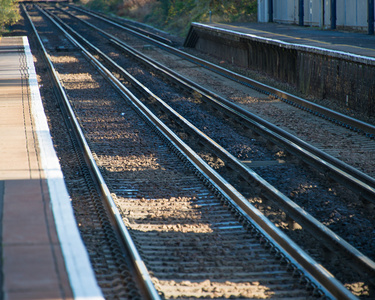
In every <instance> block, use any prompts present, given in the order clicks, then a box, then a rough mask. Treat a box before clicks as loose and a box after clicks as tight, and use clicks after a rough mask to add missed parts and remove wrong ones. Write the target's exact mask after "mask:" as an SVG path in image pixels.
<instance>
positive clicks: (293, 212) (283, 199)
mask: <svg viewBox="0 0 375 300" xmlns="http://www.w3.org/2000/svg"><path fill="white" fill-rule="evenodd" d="M65 13H66V12H65ZM72 17H74V18H77V17H75V16H74V15H72ZM77 19H78V18H77ZM83 22H84V23H85V24H87V25H89V26H91V27H92V28H94V29H95V30H98V31H100V32H102V34H105V32H104V31H102V30H101V29H100V28H98V27H96V26H93V25H91V24H89V23H88V22H86V21H83ZM71 30H72V29H71ZM73 32H74V30H73ZM74 35H75V36H76V37H77V38H78V39H80V40H81V41H82V42H83V43H85V44H86V45H87V46H88V47H89V48H90V49H92V50H93V51H95V53H97V54H98V55H99V56H100V57H101V58H102V59H103V60H104V61H106V62H107V63H108V64H110V66H111V67H112V68H113V69H115V70H116V72H118V73H120V74H121V75H122V76H124V77H126V78H128V79H130V81H131V82H132V83H133V85H135V86H137V88H138V90H143V91H144V93H145V94H146V95H147V96H151V97H152V98H154V99H156V100H157V102H158V103H159V104H160V105H162V106H163V107H164V108H165V110H166V111H169V112H170V113H171V114H172V115H174V117H175V118H176V119H178V120H179V121H180V122H179V123H184V124H185V125H186V126H187V127H188V128H189V129H190V130H191V131H192V132H194V133H195V134H196V135H197V136H199V137H200V138H201V139H202V140H203V141H204V143H207V144H210V145H211V147H212V148H214V149H216V151H215V152H216V153H219V155H221V156H222V158H223V157H224V159H225V160H226V161H229V162H230V163H231V164H232V165H233V166H235V168H236V169H237V170H240V172H241V173H242V174H244V175H243V176H244V177H245V178H250V180H251V181H252V182H254V183H255V185H256V186H258V187H260V188H261V192H262V194H263V195H264V196H265V197H266V198H267V199H269V200H271V201H273V202H275V203H277V204H278V205H279V206H280V207H282V208H283V209H284V211H286V212H287V213H288V215H289V217H291V218H292V219H294V220H295V221H296V222H297V223H299V224H300V225H301V226H303V227H304V228H306V229H307V230H308V231H310V233H312V234H313V235H315V234H316V233H319V236H320V240H321V243H322V244H325V245H330V247H332V248H333V249H335V250H336V251H339V252H340V253H341V254H342V255H343V256H346V257H349V258H350V260H351V264H352V265H353V266H354V267H355V268H356V269H357V270H358V271H360V272H361V273H364V275H365V276H370V278H375V263H374V262H373V261H372V260H370V259H369V258H368V257H366V256H365V255H363V254H362V253H361V252H360V251H358V250H357V249H355V248H354V247H353V246H351V245H350V244H349V243H347V242H346V241H345V240H343V239H341V238H340V237H339V236H338V235H336V234H335V233H334V232H332V231H331V230H330V229H328V228H327V227H326V226H324V225H323V224H321V223H320V222H319V221H318V220H316V219H315V218H313V217H312V216H311V215H309V214H307V213H306V211H304V210H303V209H302V208H300V207H299V206H298V205H296V204H295V203H294V202H293V201H292V200H291V199H289V198H288V197H287V196H285V195H283V194H282V193H281V192H279V191H278V190H277V189H275V188H274V187H273V186H271V185H270V184H269V183H268V182H267V181H265V180H264V179H263V178H261V177H260V176H259V175H258V174H256V173H255V172H254V171H252V170H251V169H249V168H247V167H246V166H245V165H243V164H242V163H241V162H240V161H239V160H238V159H237V158H235V157H234V156H232V155H231V154H230V153H229V152H228V151H226V150H225V149H224V148H222V147H221V146H220V145H218V144H217V143H216V142H214V141H212V140H211V139H210V138H209V137H208V136H206V135H205V134H204V133H203V132H201V131H200V130H199V129H197V128H196V127H195V126H194V125H193V124H191V123H190V122H189V121H187V120H186V119H184V118H183V117H182V116H181V115H180V114H178V113H177V112H176V111H174V110H173V109H172V108H171V107H170V106H168V105H167V104H166V103H165V102H164V101H163V100H161V99H160V98H159V97H157V96H156V95H154V94H153V93H152V92H151V91H150V90H148V89H147V88H146V87H145V86H144V85H143V84H142V83H140V82H139V81H138V80H136V79H135V78H134V77H133V76H132V75H130V74H129V73H128V72H127V71H125V70H124V69H123V68H122V67H120V66H119V65H117V64H116V63H115V62H114V61H113V60H112V59H111V58H109V57H108V56H107V55H105V54H104V53H103V52H102V51H101V50H99V49H98V48H97V47H95V46H94V45H92V44H91V43H89V42H88V41H87V40H85V39H84V38H83V37H82V36H80V35H79V34H78V33H77V32H74ZM107 35H108V34H107ZM109 36H110V37H111V41H112V42H115V43H116V44H117V45H118V46H123V43H121V42H119V41H118V40H116V41H114V40H113V39H115V37H114V36H112V35H109ZM118 42H119V43H120V44H119V43H118ZM124 50H126V51H130V50H133V51H134V52H135V53H131V54H132V55H137V54H138V56H139V57H138V58H144V59H146V60H148V61H149V62H148V63H150V64H153V62H152V61H150V60H149V59H148V58H147V57H146V56H144V55H143V54H141V53H138V52H137V51H136V50H134V49H132V48H131V47H128V46H127V47H126V49H124ZM155 64H156V65H158V66H159V65H160V64H157V63H155ZM161 67H162V68H165V67H164V66H162V65H161ZM158 70H159V69H158ZM160 71H163V72H167V73H168V72H173V71H171V70H167V71H166V70H163V69H161V70H160ZM173 73H174V72H173ZM175 75H176V76H178V78H180V77H182V76H181V75H179V74H177V73H176V74H175ZM169 76H172V77H173V74H172V75H171V74H169ZM182 79H183V78H182ZM179 83H180V84H181V82H179ZM182 83H183V82H182ZM192 84H194V83H192ZM198 92H200V91H198ZM205 97H207V95H205ZM245 112H247V111H245ZM255 125H256V124H255ZM257 126H260V125H259V124H258V125H257ZM260 127H262V126H260ZM263 131H266V130H264V129H263ZM269 134H270V135H271V134H272V135H273V136H274V138H277V139H281V140H283V139H284V138H283V137H281V136H278V135H277V133H276V134H274V133H272V132H271V133H269ZM287 142H288V141H286V142H285V143H287Z"/></svg>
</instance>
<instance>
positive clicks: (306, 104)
mask: <svg viewBox="0 0 375 300" xmlns="http://www.w3.org/2000/svg"><path fill="white" fill-rule="evenodd" d="M74 8H75V9H77V10H81V11H83V12H85V13H87V14H89V15H92V16H93V17H96V18H99V19H101V20H103V21H105V22H108V23H110V24H112V25H114V26H116V27H118V28H121V29H123V30H126V31H127V32H129V33H130V34H132V35H134V36H137V37H138V38H141V39H143V40H146V41H148V42H150V43H152V44H155V45H157V46H158V47H160V48H164V49H165V50H167V51H169V52H170V53H173V54H175V55H177V56H180V57H183V58H185V59H187V60H189V61H191V62H193V63H195V64H198V65H201V66H202V67H205V68H208V69H210V70H212V71H215V72H216V73H218V74H220V75H222V76H225V77H228V78H230V79H232V80H234V81H236V82H239V83H242V84H244V85H247V86H249V87H251V88H253V89H255V90H257V91H259V92H262V93H265V94H267V95H271V96H274V97H276V98H278V99H280V100H282V101H284V102H286V103H288V104H291V105H293V106H297V107H298V108H300V109H303V110H306V111H308V112H311V113H313V114H315V115H317V116H319V117H322V118H324V119H327V120H329V121H331V122H333V123H335V124H337V125H339V126H343V127H346V128H348V129H350V130H353V131H356V132H359V133H363V134H365V135H367V136H368V137H370V138H375V126H374V125H371V124H368V123H366V122H363V121H360V120H358V119H355V118H352V117H349V116H347V115H344V114H341V113H339V112H336V111H334V110H331V109H329V108H326V107H323V106H321V105H318V104H315V103H313V102H311V101H308V100H306V99H303V98H301V97H298V96H295V95H292V94H290V93H287V92H285V91H282V90H280V89H276V88H274V87H271V86H269V85H266V84H263V83H261V82H259V81H256V80H253V79H250V78H249V77H246V76H243V75H241V74H238V73H235V72H233V71H230V70H228V69H225V68H223V67H220V66H218V65H215V64H213V63H210V62H208V61H206V60H204V59H200V58H198V57H196V56H193V55H191V54H188V53H186V52H184V51H181V50H179V49H177V48H175V47H171V46H169V45H167V44H163V43H161V42H159V41H157V40H155V39H152V38H151V37H147V36H142V35H141V34H140V33H138V32H136V31H135V30H132V29H130V28H126V27H125V26H123V25H122V24H119V23H117V22H114V21H111V20H108V19H106V18H104V17H102V16H101V15H99V14H97V13H93V12H91V11H88V10H86V9H83V8H80V7H77V6H74Z"/></svg>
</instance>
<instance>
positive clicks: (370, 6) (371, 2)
mask: <svg viewBox="0 0 375 300" xmlns="http://www.w3.org/2000/svg"><path fill="white" fill-rule="evenodd" d="M368 34H374V0H368Z"/></svg>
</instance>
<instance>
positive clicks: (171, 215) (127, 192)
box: [47, 39, 316, 298]
mask: <svg viewBox="0 0 375 300" xmlns="http://www.w3.org/2000/svg"><path fill="white" fill-rule="evenodd" d="M47 40H48V39H47ZM58 46H59V45H55V46H52V45H50V48H54V49H58ZM59 51H61V49H59ZM113 56H114V57H119V55H118V54H116V53H114V54H113ZM65 72H67V71H65ZM63 73H64V72H63ZM117 73H118V74H119V72H118V71H117ZM123 75H124V74H122V75H121V76H123ZM126 80H128V79H126ZM190 108H191V107H190ZM96 109H97V108H96ZM94 110H95V109H94V108H92V107H90V109H87V108H83V109H82V111H83V112H82V113H86V114H90V115H91V114H93V111H94ZM194 111H195V112H196V110H195V109H194ZM155 113H158V112H157V110H156V109H155ZM200 113H201V112H200ZM123 114H124V115H126V116H128V112H127V111H126V112H125V111H124V112H123ZM87 118H89V116H87ZM111 118H113V117H109V119H111ZM161 118H165V119H169V117H166V115H165V114H164V115H161ZM134 122H135V123H137V121H134ZM89 123H90V122H89ZM109 124H111V123H109ZM92 125H94V126H95V128H96V127H97V126H98V125H97V124H92ZM113 125H115V124H113ZM172 125H173V124H171V126H172ZM86 126H88V125H86ZM105 126H106V128H107V129H108V127H109V126H110V125H108V124H106V125H105ZM115 127H116V126H115ZM116 128H117V127H116ZM137 130H139V129H137ZM176 130H177V131H179V130H180V132H179V134H180V135H184V134H185V135H186V130H185V131H184V132H182V131H181V129H177V128H176ZM94 131H95V130H93V132H94ZM106 134H107V133H106V131H105V132H103V133H102V135H103V136H104V135H106ZM133 135H135V134H133ZM188 135H189V134H188ZM116 136H117V137H119V136H122V134H119V133H118V132H117V133H116ZM125 136H126V135H125ZM93 139H94V140H95V138H93ZM114 139H115V138H110V140H114ZM152 139H154V138H152ZM131 145H133V143H132V144H131ZM105 146H106V147H105V148H103V149H100V146H99V145H98V148H96V149H97V151H98V152H100V153H110V154H103V156H106V155H107V156H111V157H116V159H112V158H111V159H110V160H109V161H108V160H106V161H103V162H100V159H99V158H98V161H99V162H100V163H99V164H100V165H101V164H102V165H101V168H103V169H104V170H107V171H106V173H107V176H108V177H110V176H109V175H111V176H113V174H112V173H113V172H114V173H116V175H115V177H116V176H119V177H122V176H124V178H121V179H118V178H116V179H114V178H112V179H110V182H111V185H112V186H113V187H114V191H115V195H116V200H115V201H116V202H117V204H119V207H120V208H121V210H122V211H123V213H124V214H125V215H126V214H129V215H130V216H127V217H126V218H125V217H124V219H125V221H126V223H127V224H128V226H129V227H130V228H132V230H131V232H132V233H133V237H134V239H135V240H136V244H138V245H139V247H140V249H142V247H144V248H145V249H146V251H145V252H143V251H142V252H143V256H144V257H147V259H146V265H147V264H149V265H150V266H153V267H154V268H155V270H157V272H159V273H158V274H159V277H158V276H155V277H154V279H155V278H156V279H157V280H154V282H155V283H156V285H157V287H158V288H159V290H161V291H163V293H164V296H166V297H173V296H176V294H175V293H176V290H178V289H180V290H184V291H185V292H186V293H187V294H189V293H191V295H193V292H192V291H193V290H198V291H199V292H198V293H201V295H202V293H203V294H204V292H205V291H206V292H207V295H206V296H208V294H210V295H212V293H213V292H217V291H218V290H219V291H220V292H219V294H220V295H221V296H218V297H223V298H225V297H226V295H228V294H226V293H227V291H229V292H228V293H229V294H230V295H236V292H235V290H236V288H233V285H232V284H229V286H228V284H223V278H222V277H220V276H218V274H223V270H227V271H228V272H229V269H231V266H230V265H226V264H225V266H224V267H223V268H222V269H220V268H219V267H218V266H217V264H219V265H220V264H221V263H227V258H228V255H229V257H230V256H231V255H232V256H237V252H238V254H241V257H242V252H241V251H240V250H239V249H238V248H236V247H233V245H236V244H241V245H240V248H241V247H242V249H244V250H245V251H244V252H246V253H247V255H248V256H250V257H253V256H254V255H255V257H258V256H257V254H256V252H257V251H258V250H256V251H255V252H253V253H249V252H248V250H249V248H246V247H248V245H249V242H250V240H252V237H251V238H249V240H247V239H245V240H246V241H247V242H246V243H242V242H239V240H236V239H235V240H233V241H230V240H226V238H227V237H232V235H233V236H237V234H238V237H240V239H243V238H244V235H245V236H246V234H247V233H246V230H245V229H246V227H247V226H245V228H244V226H243V225H242V224H241V222H239V221H238V220H236V219H235V218H234V219H231V218H230V216H229V213H228V212H225V211H223V210H222V205H221V204H220V199H218V198H217V197H215V196H214V195H212V192H210V191H207V190H204V189H201V188H200V187H199V185H195V184H196V183H194V184H192V183H191V182H190V183H189V181H188V178H190V177H192V174H189V176H188V178H187V179H185V178H184V177H183V175H185V174H182V173H185V170H184V169H183V170H180V171H179V170H176V171H173V172H170V170H171V168H172V166H171V165H169V161H168V159H167V158H170V154H169V153H168V154H167V155H165V154H164V159H162V157H163V153H160V154H158V155H160V158H158V160H159V159H160V162H161V161H162V162H163V164H161V165H163V166H164V168H165V169H166V170H167V171H169V172H166V173H168V175H169V176H170V177H167V179H164V181H163V180H160V178H161V177H160V176H161V175H160V174H156V171H155V170H154V172H155V174H154V173H152V172H151V173H149V172H144V174H142V173H143V172H139V170H143V169H144V168H145V166H142V164H144V162H140V161H139V158H135V161H134V162H130V161H131V160H124V158H123V157H121V156H120V155H115V156H114V155H113V153H112V152H114V150H113V149H108V142H107V144H106V145H105ZM122 146H123V145H122ZM110 147H113V145H112V143H111V146H110ZM129 147H130V148H131V149H132V148H134V145H133V146H129ZM156 148H161V146H160V145H158V146H157V147H156ZM202 149H204V148H202V147H198V148H197V150H198V152H201V153H202V152H203V150H202ZM133 150H134V149H133ZM258 151H259V152H262V151H263V149H260V150H258ZM149 152H150V150H147V151H146V153H149ZM278 152H279V151H278ZM136 153H138V152H136ZM141 153H144V152H143V151H142V152H141ZM129 155H130V154H128V156H127V159H128V158H129ZM130 156H131V155H130ZM140 156H142V154H140ZM203 156H204V155H203ZM207 156H209V157H211V158H214V160H217V159H216V158H215V157H216V156H217V155H216V156H213V155H212V154H208V155H207ZM116 160H118V162H116ZM146 161H147V160H146ZM225 162H226V164H228V162H227V161H225ZM117 163H119V164H117ZM216 163H218V162H217V161H216ZM132 164H134V165H132ZM218 164H219V165H220V159H219V163H218ZM153 165H155V166H159V163H155V158H152V159H151V160H150V161H148V162H147V163H146V166H147V168H146V169H148V168H149V167H151V169H152V166H153ZM213 165H214V166H215V164H213ZM216 167H218V165H217V164H216ZM220 168H221V167H219V168H218V169H220ZM157 169H158V167H156V170H157ZM108 170H110V172H109V171H108ZM129 170H133V172H129ZM120 171H121V172H120ZM183 171H184V172H183ZM225 172H227V171H224V173H225ZM134 173H136V174H138V175H140V177H137V179H135V178H134ZM171 173H172V174H171ZM186 173H187V172H186ZM142 175H143V176H145V177H143V176H142ZM171 175H175V176H176V177H174V176H171ZM127 176H128V177H127ZM154 177H156V180H155V181H152V180H151V178H152V179H154ZM232 177H233V176H232ZM171 178H172V180H171ZM182 178H183V180H181V179H182ZM138 180H139V182H138ZM145 180H147V186H146V187H145ZM171 182H174V183H176V186H177V187H178V188H176V187H175V186H174V187H173V190H171V188H170V183H171ZM185 182H188V184H186V185H184V183H185ZM200 184H201V183H200ZM150 187H152V188H150ZM160 187H162V188H160ZM239 187H240V188H241V186H239ZM174 189H177V190H178V191H182V195H183V196H179V197H175V196H173V195H181V194H179V193H177V191H175V190H174ZM155 190H158V192H160V193H161V194H160V195H159V194H153V193H155V192H156V191H155ZM171 191H173V192H172V193H170V192H171ZM263 193H264V192H263ZM256 197H259V195H256V196H255V197H254V195H253V198H256ZM219 198H220V197H219ZM134 200H140V201H134ZM171 200H173V201H171ZM195 200H196V202H195ZM255 200H256V201H258V200H257V199H255ZM263 201H264V200H262V202H263ZM120 203H121V205H120ZM145 203H147V204H152V205H154V206H151V207H150V208H147V207H145ZM228 203H229V204H230V202H226V205H228ZM180 204H181V206H180ZM237 205H238V203H237ZM241 205H243V204H241ZM262 205H263V204H262ZM262 205H261V206H262ZM174 206H177V207H174ZM191 206H193V207H195V206H196V207H195V208H197V210H196V211H195V212H194V211H193V212H187V211H186V209H187V207H191ZM229 206H230V205H229ZM155 207H157V208H159V210H158V213H156V214H155ZM202 207H210V209H207V210H206V209H204V213H203V212H202ZM216 207H218V210H216ZM241 207H242V206H241ZM245 207H246V209H245V210H247V209H248V207H247V206H246V205H245ZM130 208H131V210H130ZM242 209H244V208H243V207H242ZM234 210H238V207H237V206H236V205H235V206H234ZM137 211H140V212H139V213H137ZM239 211H241V209H240V210H239ZM211 213H212V214H211ZM237 214H238V212H237ZM289 214H290V213H289ZM177 215H178V217H177ZM255 215H258V214H257V213H255ZM203 216H205V217H206V216H207V219H205V218H204V221H201V219H203ZM209 216H212V217H218V218H219V220H218V221H210V218H209ZM219 216H220V217H219ZM253 217H254V216H253ZM150 219H151V220H152V221H154V220H155V223H153V222H150ZM186 219H187V220H189V222H190V221H192V220H194V223H193V225H191V226H189V225H190V224H189V222H187V225H186V228H185V230H184V226H181V224H183V223H184V221H185V220H186ZM197 220H198V221H199V222H198V223H195V221H197ZM161 221H165V223H162V222H161ZM210 222H211V223H210ZM242 222H243V220H242ZM263 222H266V223H267V220H264V221H263ZM143 223H146V225H144V224H143ZM207 224H208V225H207ZM132 226H133V227H132ZM192 228H195V229H196V230H197V232H195V231H194V230H192ZM214 229H215V230H214ZM200 230H203V236H204V238H203V239H202V232H201V231H200ZM205 230H206V231H207V230H208V232H206V231H205ZM209 230H214V231H212V232H211V231H209ZM164 231H166V232H171V233H170V234H171V235H172V236H173V237H175V238H170V236H169V235H170V234H167V235H165V236H164V234H162V233H163V232H164ZM251 231H254V229H252V230H251ZM256 231H257V230H255V232H256ZM134 232H135V233H137V234H135V233H134ZM144 232H151V233H152V234H151V233H150V236H151V237H152V238H153V239H154V238H155V239H156V238H157V237H158V236H164V237H163V238H161V240H160V241H159V242H157V245H160V243H161V242H162V241H163V239H164V242H167V244H168V241H169V242H171V244H175V245H174V248H173V247H171V249H172V250H171V251H172V252H168V253H171V254H170V256H171V257H174V258H176V259H177V257H185V258H186V257H191V255H190V254H191V253H194V252H193V251H194V250H192V249H195V250H196V253H197V254H196V256H197V257H198V258H199V259H197V260H196V262H195V264H196V265H197V266H198V267H202V264H204V267H202V268H203V269H207V270H208V269H210V270H212V269H215V266H216V270H219V271H218V273H217V275H216V276H218V277H217V278H216V279H217V280H218V282H217V284H216V281H214V283H213V281H212V280H209V281H208V282H204V284H203V283H202V281H203V279H202V278H215V275H212V274H211V273H210V272H208V271H207V270H206V271H205V272H206V273H202V272H203V271H201V270H198V271H196V274H195V275H194V276H195V278H198V279H195V281H194V276H192V277H188V274H194V271H192V269H190V263H189V265H188V266H184V264H182V265H180V267H177V266H176V265H175V263H174V261H173V260H172V262H162V263H160V262H158V261H156V260H155V258H154V257H153V256H152V253H151V252H153V251H155V249H157V245H156V244H153V243H152V242H149V245H148V246H147V245H145V241H146V240H147V241H150V240H151V239H150V238H149V236H148V235H147V234H145V233H144ZM160 232H162V233H160ZM190 232H191V233H192V234H191V236H192V238H191V239H189V240H188V241H187V242H186V244H185V243H184V242H179V241H180V239H181V238H182V236H184V237H185V236H186V233H190ZM213 232H214V233H215V234H213ZM138 233H139V235H138ZM206 236H207V239H208V236H209V237H213V238H214V240H216V241H217V240H222V241H223V245H225V247H229V248H226V249H224V250H223V249H221V247H212V242H210V243H205V241H206V238H205V237H206ZM224 236H225V238H224V239H223V237H224ZM137 239H138V240H139V241H140V242H139V241H138V242H137ZM288 243H289V241H288ZM267 244H268V243H267ZM190 245H191V247H192V248H191V249H190V248H189V246H190ZM258 247H260V246H255V249H258ZM160 248H161V249H160V251H161V252H158V256H159V257H160V256H162V257H164V256H165V257H168V256H167V255H165V253H166V252H163V251H167V250H166V249H165V248H166V247H165V246H162V247H160ZM185 248H186V249H187V250H186V251H185ZM211 248H215V249H211ZM250 248H252V247H250ZM271 248H273V246H272V247H271ZM150 249H154V250H153V251H150ZM202 249H203V250H202ZM228 249H229V250H228ZM259 249H260V248H259ZM275 249H276V248H275ZM208 250H212V251H213V252H211V255H210V257H218V258H219V260H215V262H212V264H213V265H212V266H211V265H210V264H209V263H208V262H209V261H210V260H209V259H207V265H206V264H205V259H204V258H203V259H202V257H204V256H203V254H206V252H207V251H208ZM222 250H223V251H222ZM168 251H169V250H168ZM274 251H279V250H274ZM202 252H203V253H202ZM163 253H164V254H163ZM231 253H232V254H231ZM172 254H173V255H172ZM230 254H231V255H230ZM200 255H201V256H202V257H200ZM243 255H245V253H244V254H243ZM263 255H264V256H265V257H268V256H267V255H266V254H261V255H260V257H262V256H263ZM245 256H246V255H245ZM206 257H207V256H206ZM250 257H249V258H250ZM148 260H150V261H148ZM211 260H212V259H211ZM153 263H154V265H153ZM185 265H187V264H186V263H185ZM193 265H194V263H193ZM250 265H252V264H250ZM289 265H291V264H289ZM181 266H182V267H181ZM243 268H244V267H243V262H242V263H239V264H238V266H237V267H234V269H233V270H236V271H237V272H236V274H233V275H232V276H234V277H236V276H237V275H241V276H245V277H242V278H245V279H242V280H245V281H242V282H246V284H244V285H239V288H240V290H241V291H242V292H241V293H243V294H238V295H237V296H239V297H247V296H248V295H251V293H255V294H256V293H257V292H258V291H260V292H261V293H265V294H267V292H266V291H265V290H262V288H261V289H260V290H257V288H255V289H254V286H249V285H248V281H249V278H247V277H246V276H248V274H252V273H251V270H250V269H246V270H245V269H243ZM267 268H268V267H267ZM271 268H272V269H273V268H274V266H272V267H271ZM198 269H199V268H198ZM162 270H169V271H171V272H175V273H176V274H177V275H176V276H175V275H173V276H175V277H171V275H170V273H168V271H167V272H166V271H162ZM240 270H244V271H243V272H241V271H240ZM296 270H298V268H297V269H296ZM163 272H166V273H167V274H168V276H169V277H168V276H167V277H166V278H164V277H163V276H164V275H163V274H164V273H163ZM179 272H180V273H179ZM257 272H259V270H257V271H256V272H255V273H257ZM261 272H262V271H260V273H261ZM276 272H280V270H277V269H276ZM296 272H297V273H299V272H300V271H296ZM229 273H230V272H229ZM178 274H180V275H181V278H189V280H188V281H186V282H183V284H181V282H178V279H180V281H181V280H182V279H181V278H179V276H180V275H178ZM182 275H183V276H182ZM274 275H275V274H273V275H271V276H273V277H274ZM160 276H161V277H160ZM184 276H187V277H184ZM199 276H202V277H199ZM241 276H240V277H238V278H233V282H238V281H241V279H240V278H241ZM160 278H163V279H162V280H159V279H160ZM302 278H304V277H303V276H302ZM176 279H177V281H176ZM251 280H254V279H251ZM303 280H305V279H303ZM270 281H271V282H272V280H271V279H270ZM231 282H232V281H231ZM262 282H267V280H266V281H262ZM272 284H273V283H270V282H268V284H267V285H269V286H272ZM246 286H247V288H246ZM311 286H314V284H312V285H311V284H310V286H309V288H311ZM233 289H234V290H233ZM271 290H272V291H271V292H270V294H269V295H271V294H272V293H273V291H275V290H277V288H276V287H275V286H272V288H271ZM315 291H316V290H315ZM287 293H289V292H287ZM299 293H300V290H299V289H298V290H297V292H296V295H299ZM215 295H216V294H215ZM259 295H260V294H259ZM282 295H286V294H283V293H280V294H279V296H282ZM185 296H186V295H185ZM193 296H196V295H193ZM215 297H216V296H215ZM302 297H304V296H302Z"/></svg>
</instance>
